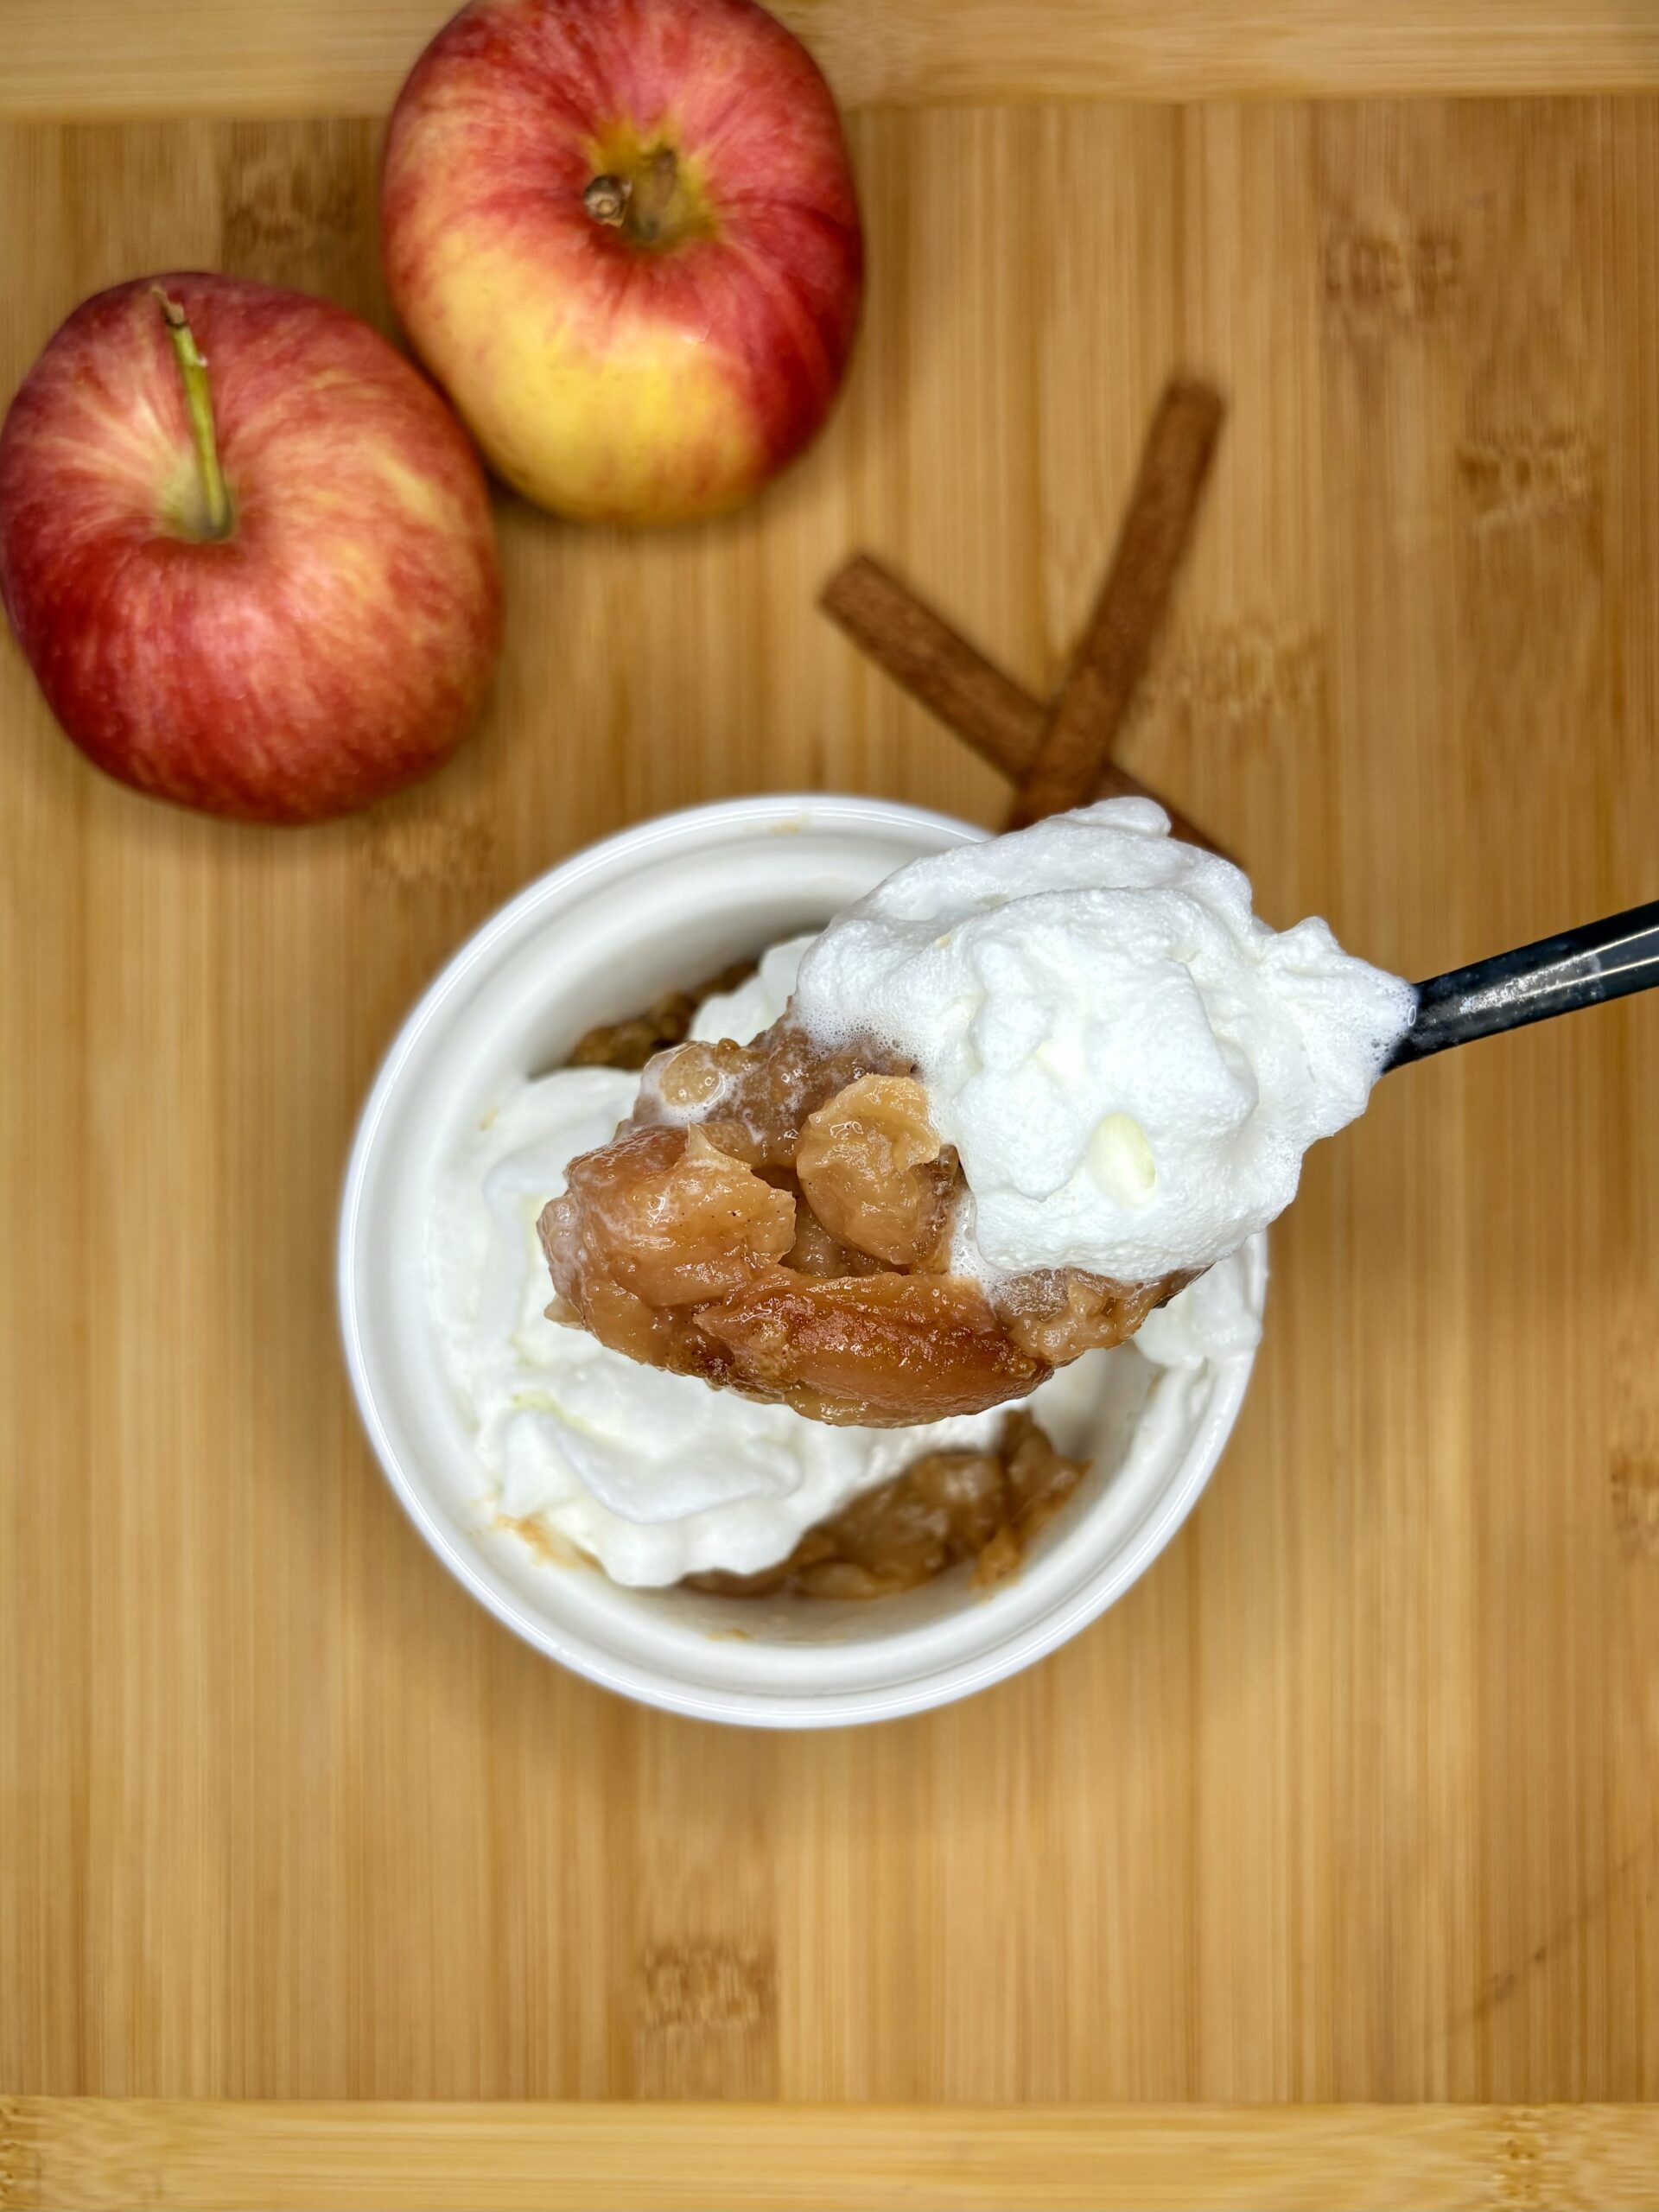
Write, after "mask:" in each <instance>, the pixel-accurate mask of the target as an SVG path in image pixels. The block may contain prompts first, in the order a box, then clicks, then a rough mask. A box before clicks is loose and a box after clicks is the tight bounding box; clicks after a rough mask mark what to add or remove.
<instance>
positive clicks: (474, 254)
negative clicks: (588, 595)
mask: <svg viewBox="0 0 1659 2212" xmlns="http://www.w3.org/2000/svg"><path fill="white" fill-rule="evenodd" d="M381 229H382V238H383V243H384V246H385V264H386V274H387V277H388V279H389V281H390V283H391V296H392V302H393V304H394V306H395V307H396V308H397V314H398V315H399V317H400V318H401V319H402V321H403V324H404V328H405V330H407V332H408V333H409V335H410V340H412V341H413V343H414V346H415V349H416V352H417V353H419V354H420V356H421V358H422V359H423V360H424V361H425V363H426V365H427V366H428V367H429V369H430V370H431V371H432V373H433V374H434V376H435V377H436V378H437V379H438V381H439V383H440V384H442V385H443V387H444V389H445V390H446V391H448V394H449V396H450V397H451V398H452V399H453V400H454V403H455V404H456V406H457V407H458V408H459V409H460V410H461V414H462V415H463V416H465V418H466V420H467V423H468V424H469V425H470V426H471V428H472V430H473V433H474V436H475V437H476V438H477V439H478V442H479V443H480V445H481V446H482V447H483V448H484V451H485V454H486V456H487V457H488V459H489V460H490V461H491V462H492V464H493V466H494V467H496V468H497V469H498V470H499V472H500V474H502V476H504V477H505V479H506V480H507V481H508V482H509V483H510V484H512V485H515V486H517V487H518V490H520V491H521V492H524V493H526V494H527V495H528V496H529V497H530V498H531V499H536V500H539V501H540V502H541V503H542V504H543V505H545V506H550V507H553V508H555V509H556V510H558V511H560V512H563V513H565V514H569V515H575V516H580V517H582V518H587V519H589V520H600V521H613V522H664V521H671V520H675V519H677V518H683V517H686V516H695V515H709V514H715V513H718V512H721V510H723V509H725V508H728V507H731V506H734V505H737V504H738V502H739V501H740V500H742V499H747V497H748V495H749V494H750V493H753V492H754V491H755V490H756V489H758V487H759V486H760V485H762V484H764V483H765V482H766V480H767V479H768V478H769V477H771V476H772V475H773V474H776V472H777V471H778V470H779V469H780V468H781V467H784V465H785V462H787V461H791V460H792V459H793V458H794V456H795V455H796V454H798V453H799V452H800V451H801V449H802V448H803V447H804V445H805V444H806V443H807V442H808V441H809V440H810V438H811V437H812V435H814V433H815V432H816V431H817V429H818V428H819V426H820V425H821V424H822V423H823V418H824V416H825V415H826V414H827V413H828V411H829V405H830V403H831V401H832V400H833V399H834V397H835V395H836V390H837V388H838V387H839V385H840V383H841V380H842V375H843V373H844V372H845V370H846V367H847V360H848V356H849V353H850V351H851V348H852V343H853V336H854V333H855V328H856V326H857V321H858V310H859V302H860V299H861V293H862V289H863V241H862V237H861V232H860V229H859V221H858V203H857V200H856V199H855V194H854V191H853V181H852V176H851V174H850V172H849V168H848V164H847V149H846V146H845V143H844V142H843V140H842V134H841V124H840V121H839V118H837V116H836V106H835V102H834V101H833V100H832V99H831V98H830V96H829V88H828V86H826V85H825V84H824V81H823V78H822V76H820V74H819V73H818V70H817V65H816V64H815V63H814V62H813V60H811V58H810V55H809V54H807V52H806V50H805V48H804V47H802V46H801V45H800V43H799V42H798V40H796V39H794V38H792V37H791V35H790V34H789V32H787V31H786V30H785V29H784V28H783V26H782V24H780V23H779V22H774V21H773V19H772V17H771V16H768V15H767V14H766V11H765V10H763V9H761V8H759V7H756V6H755V5H754V4H753V0H474V4H473V5H472V6H471V7H468V8H465V9H463V10H462V11H461V14H460V15H458V16H456V17H455V18H454V21H453V22H450V23H449V24H448V25H447V26H446V28H445V29H442V30H441V31H440V32H439V33H438V35H437V37H436V38H435V39H434V41H432V43H431V45H430V46H429V47H428V48H427V50H426V52H425V53H424V54H423V55H422V57H421V59H420V60H419V61H418V62H417V63H416V67H415V69H414V72H413V73H412V74H411V76H410V79H409V81H408V83H407V84H406V85H405V86H404V89H403V92H402V93H401V94H400V95H399V98H398V101H397V107H396V109H395V110H394V111H393V114H392V118H391V130H390V133H389V136H388V137H387V140H386V156H385V176H384V179H383V181H382V193H381Z"/></svg>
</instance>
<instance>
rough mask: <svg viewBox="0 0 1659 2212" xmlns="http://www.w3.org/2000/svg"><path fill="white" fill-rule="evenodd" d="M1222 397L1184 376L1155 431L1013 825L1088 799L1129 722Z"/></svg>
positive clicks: (1188, 529) (1169, 392) (1216, 430)
mask: <svg viewBox="0 0 1659 2212" xmlns="http://www.w3.org/2000/svg"><path fill="white" fill-rule="evenodd" d="M1222 412H1223V410H1222V402H1221V397H1220V395H1219V394H1218V393H1217V392H1216V391H1212V390H1211V387H1210V386H1209V385H1205V384H1198V383H1196V382H1187V381H1179V380H1178V381H1177V382H1175V383H1173V384H1171V385H1169V386H1168V387H1167V388H1166V391H1165V392H1164V396H1163V397H1162V399H1161V400H1160V402H1159V404H1158V411H1157V413H1156V414H1155V415H1154V417H1153V420H1152V428H1151V429H1150V430H1149V431H1148V432H1147V442H1146V445H1145V447H1144V448H1143V449H1142V452H1141V467H1140V469H1139V471H1138V472H1137V474H1136V476H1135V489H1134V492H1133V493H1132V494H1131V496H1130V499H1129V506H1128V513H1127V514H1126V515H1125V516H1124V518H1123V526H1122V529H1121V530H1120V531H1119V532H1118V536H1117V543H1116V547H1115V548H1114V549H1113V552H1112V559H1111V565H1110V567H1109V569H1107V571H1106V581H1105V582H1104V584H1103V586H1102V588H1101V594H1100V597H1099V599H1098V601H1096V606H1095V611H1094V614H1093V616H1092V618H1091V620H1090V624H1089V627H1088V629H1087V631H1086V632H1084V639H1083V643H1082V645H1080V646H1079V647H1078V650H1077V658H1076V660H1075V661H1074V662H1073V663H1072V666H1071V674H1070V675H1069V676H1068V677H1067V678H1066V680H1065V687H1064V689H1063V690H1061V692H1060V696H1059V697H1058V700H1057V701H1056V702H1055V705H1054V711H1053V713H1052V715H1051V716H1050V717H1049V721H1048V727H1047V728H1046V731H1045V733H1044V735H1043V741H1042V744H1041V746H1040V747H1039V750H1038V753H1037V757H1036V759H1035V760H1033V763H1032V764H1031V766H1030V768H1029V769H1028V770H1027V773H1026V774H1025V776H1024V778H1023V779H1022V780H1021V782H1020V788H1019V790H1018V791H1017V792H1016V794H1015V796H1014V805H1013V808H1012V810H1011V811H1010V813H1009V816H1008V822H1007V826H1008V828H1009V829H1020V828H1023V827H1024V826H1025V825H1026V824H1027V823H1032V822H1036V821H1038V820H1039V819H1040V818H1041V817H1042V816H1044V815H1046V814H1061V813H1064V812H1065V810H1066V809H1067V808H1068V807H1073V806H1080V805H1081V804H1083V803H1084V800H1085V799H1087V798H1089V797H1090V795H1091V793H1092V792H1093V791H1094V790H1095V788H1096V783H1097V780H1098V778H1099V775H1100V771H1101V766H1102V763H1103V761H1104V760H1106V758H1107V756H1108V755H1109V753H1110V751H1111V748H1112V745H1113V742H1114V741H1115V740H1116V736H1117V734H1118V731H1119V730H1120V728H1122V722H1123V717H1124V715H1125V714H1126V713H1127V711H1128V704H1129V701H1130V699H1131V698H1132V697H1133V696H1134V694H1135V685H1136V684H1137V683H1139V682H1140V680H1141V673H1142V671H1144V669H1145V667H1146V664H1147V658H1148V656H1149V655H1150V653H1151V651H1152V646H1153V642H1154V639H1155V638H1156V637H1157V634H1158V631H1159V628H1160V626H1161V624H1162V621H1163V619H1164V615H1165V613H1166V609H1167V607H1168V605H1169V600H1170V594H1171V592H1172V590H1173V586H1174V582H1175V577H1176V575H1177V573H1178V571H1179V568H1180V564H1181V559H1182V556H1183V555H1184V554H1185V551H1186V548H1187V543H1188V541H1189V539H1190V538H1191V537H1192V525H1193V523H1194V522H1195V520H1196V519H1197V516H1198V499H1199V496H1200V494H1201V493H1202V492H1203V490H1204V481H1205V476H1206V475H1207V474H1208V473H1209V467H1210V462H1211V456H1212V455H1213V454H1214V452H1215V449H1216V440H1217V436H1218V435H1219V434H1220V430H1221V418H1222Z"/></svg>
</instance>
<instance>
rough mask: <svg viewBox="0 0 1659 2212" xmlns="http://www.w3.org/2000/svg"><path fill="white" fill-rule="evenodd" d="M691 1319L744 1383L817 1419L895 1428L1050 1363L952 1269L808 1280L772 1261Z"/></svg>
mask: <svg viewBox="0 0 1659 2212" xmlns="http://www.w3.org/2000/svg"><path fill="white" fill-rule="evenodd" d="M697 1319H698V1324H699V1325H700V1326H701V1327H702V1329H703V1330H705V1331H706V1332H708V1334H709V1335H710V1336H712V1337H714V1338H716V1339H717V1340H718V1341H719V1342H720V1343H721V1344H724V1345H725V1346H726V1347H727V1348H728V1351H730V1352H731V1354H732V1356H733V1359H734V1380H735V1381H736V1382H737V1383H739V1384H740V1386H741V1388H743V1389H752V1390H753V1389H758V1390H759V1391H760V1392H761V1393H762V1394H763V1395H766V1396H769V1397H779V1398H782V1399H783V1400H784V1401H785V1402H786V1403H787V1404H790V1405H792V1406H794V1407H795V1408H796V1409H797V1411H798V1412H801V1413H805V1414H808V1415H809V1417H810V1418H811V1419H813V1420H815V1421H832V1422H858V1423H863V1424H866V1425H868V1426H870V1427H905V1426H907V1425H909V1424H912V1423H914V1422H917V1421H942V1420H944V1417H945V1416H946V1415H947V1414H966V1413H982V1412H983V1411H984V1410H985V1408H987V1407H988V1406H996V1405H1001V1404H1003V1403H1004V1402H1006V1401H1007V1399H1009V1398H1022V1397H1024V1396H1025V1395H1027V1392H1028V1391H1031V1390H1033V1389H1035V1388H1036V1386H1037V1385H1038V1383H1040V1382H1041V1381H1042V1380H1043V1378H1044V1377H1045V1376H1046V1374H1047V1373H1048V1369H1047V1368H1046V1366H1045V1365H1044V1364H1043V1363H1042V1362H1040V1361H1039V1360H1037V1359H1034V1358H1033V1357H1030V1356H1029V1355H1028V1354H1027V1353H1026V1352H1023V1351H1020V1348H1019V1346H1018V1345H1016V1344H1014V1342H1013V1340H1012V1338H1010V1337H1009V1336H1008V1334H1007V1331H1006V1330H1005V1329H1004V1328H1003V1326H1002V1325H1001V1322H1000V1321H999V1320H998V1319H997V1318H996V1315H995V1313H993V1311H992V1310H991V1304H990V1300H988V1298H987V1297H986V1295H985V1294H984V1292H983V1291H982V1289H981V1288H980V1287H979V1285H978V1284H977V1283H975V1282H969V1281H965V1280H964V1279H963V1278H962V1277H961V1276H957V1275H898V1274H885V1273H884V1274H874V1275H861V1276H842V1277H841V1278H838V1279H837V1280H836V1281H829V1282H815V1281H810V1280H809V1279H808V1278H806V1277H804V1276H802V1275H798V1274H792V1273H791V1271H790V1270H789V1269H788V1268H773V1269H772V1271H771V1272H770V1273H768V1274H762V1275H759V1276H757V1277H756V1278H755V1279H754V1281H753V1282H752V1283H751V1284H750V1285H749V1286H748V1287H747V1288H746V1289H744V1290H741V1291H739V1292H737V1293H735V1294H734V1295H733V1296H731V1297H729V1298H727V1299H723V1300H721V1302H720V1303H719V1304H718V1305H715V1306H705V1307H703V1308H702V1310H701V1311H700V1312H699V1313H698V1317H697Z"/></svg>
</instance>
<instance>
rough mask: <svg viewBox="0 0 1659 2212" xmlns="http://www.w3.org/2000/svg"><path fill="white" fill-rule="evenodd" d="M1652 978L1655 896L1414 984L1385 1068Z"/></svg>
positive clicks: (1657, 972)
mask: <svg viewBox="0 0 1659 2212" xmlns="http://www.w3.org/2000/svg"><path fill="white" fill-rule="evenodd" d="M1656 984H1659V899H1653V900H1651V901H1650V902H1649V904H1648V905H1647V906H1632V907H1631V908H1630V910H1629V912H1626V913H1623V914H1612V915H1610V916H1609V917H1608V918H1607V919H1606V920H1605V921H1601V922H1586V923H1585V924H1584V925H1582V927H1580V928H1579V929H1576V930H1567V931H1563V933H1562V934H1561V935H1560V937H1544V938H1539V940H1538V942H1537V944H1523V945H1522V946H1520V947H1519V949H1518V950H1516V951H1514V952H1495V953H1493V954H1492V955H1491V958H1490V959H1486V960H1477V961H1476V962H1475V963H1474V965H1473V966H1472V967H1471V968H1453V969H1452V970H1451V971H1450V973H1449V974H1447V975H1445V976H1432V977H1431V978H1430V979H1429V981H1428V982H1427V983H1420V984H1419V985H1418V987H1417V1019H1416V1020H1414V1022H1413V1023H1412V1025H1411V1027H1410V1028H1409V1029H1408V1031H1407V1032H1406V1033H1405V1035H1404V1036H1403V1037H1402V1039H1400V1042H1399V1043H1398V1044H1397V1045H1396V1046H1395V1048H1394V1051H1393V1052H1392V1054H1391V1055H1390V1057H1389V1059H1388V1060H1387V1062H1386V1063H1385V1068H1397V1067H1400V1066H1402V1065H1404V1064H1405V1062H1406V1061H1408V1060H1423V1059H1427V1058H1428V1056H1429V1054H1430V1053H1431V1052H1445V1051H1446V1048H1447V1046H1451V1045H1470V1044H1472V1043H1473V1042H1474V1040H1475V1039H1476V1038H1477V1037H1495V1036H1497V1033H1498V1032H1499V1031H1500V1030H1502V1029H1520V1028H1522V1027H1524V1026H1525V1025H1526V1024H1527V1023H1528V1022H1529V1021H1546V1020H1548V1018H1549V1017H1550V1015H1551V1014H1573V1013H1575V1012H1576V1011H1577V1010H1578V1008H1579V1007H1581V1006H1599V1005H1600V1004H1601V1002H1602V1001H1603V1000H1604V999H1622V998H1624V997H1625V996H1626V995H1628V994H1629V993H1630V992H1631V991H1646V990H1651V989H1652V988H1654V986H1655V985H1656Z"/></svg>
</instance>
